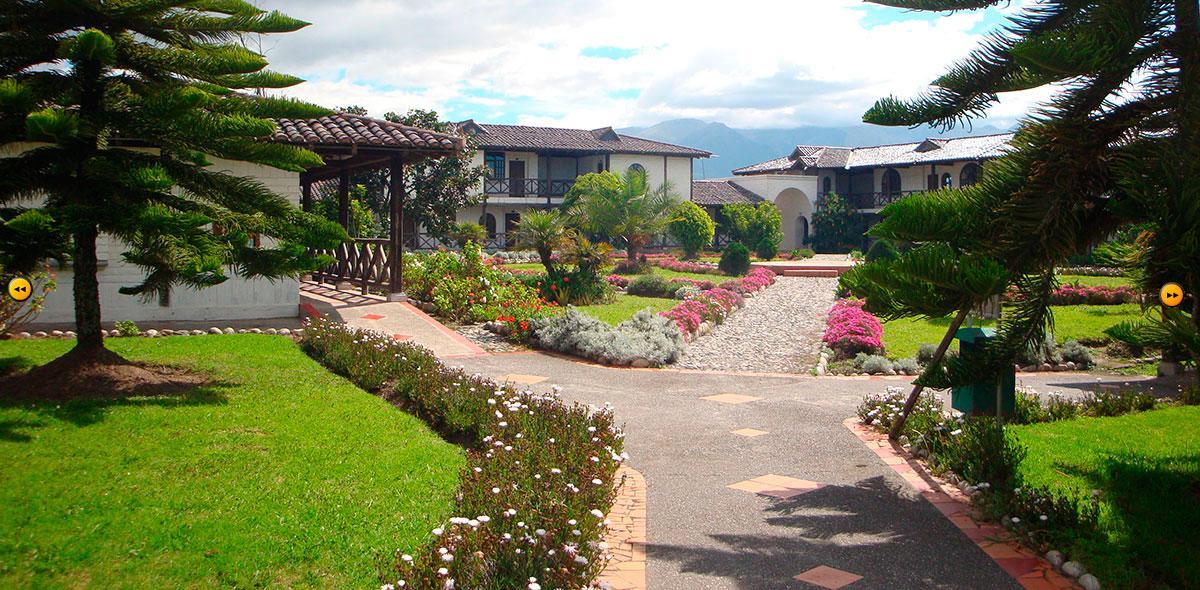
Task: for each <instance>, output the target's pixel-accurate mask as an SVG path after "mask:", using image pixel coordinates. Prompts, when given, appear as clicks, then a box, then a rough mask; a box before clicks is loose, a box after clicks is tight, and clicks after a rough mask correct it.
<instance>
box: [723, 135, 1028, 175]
mask: <svg viewBox="0 0 1200 590" xmlns="http://www.w3.org/2000/svg"><path fill="white" fill-rule="evenodd" d="M1012 137H1013V134H1011V133H999V134H995V135H976V136H973V137H956V138H949V139H946V138H940V137H937V138H930V139H926V140H924V141H917V142H911V143H898V144H893V145H877V146H870V147H858V148H845V147H833V146H810V145H798V146H796V149H794V150H792V153H791V154H788V155H787V156H784V157H782V158H775V159H774V160H768V161H766V162H761V163H758V164H751V165H750V166H744V167H742V168H738V169H737V170H734V171H733V173H734V174H737V175H748V174H766V173H771V172H782V171H787V170H792V169H795V168H801V169H803V168H871V167H877V166H911V165H915V164H933V163H938V162H956V161H960V160H987V159H991V158H998V157H1000V156H1002V155H1004V152H1005V151H1006V150H1007V149H1008V144H1009V142H1010V141H1012Z"/></svg>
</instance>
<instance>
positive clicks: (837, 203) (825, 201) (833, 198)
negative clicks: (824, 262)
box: [813, 193, 866, 252]
mask: <svg viewBox="0 0 1200 590" xmlns="http://www.w3.org/2000/svg"><path fill="white" fill-rule="evenodd" d="M865 229H866V228H865V227H864V224H863V219H862V216H861V215H859V213H858V211H856V210H855V209H854V208H852V207H851V206H850V203H849V202H847V201H846V199H845V198H843V197H841V196H840V195H838V194H836V193H831V194H828V195H825V196H823V197H821V199H820V201H818V202H817V209H816V211H814V212H813V232H814V233H813V245H814V246H815V248H816V250H817V251H818V252H849V251H850V250H851V249H852V248H854V247H855V245H856V244H858V243H860V242H861V241H862V236H863V231H864V230H865Z"/></svg>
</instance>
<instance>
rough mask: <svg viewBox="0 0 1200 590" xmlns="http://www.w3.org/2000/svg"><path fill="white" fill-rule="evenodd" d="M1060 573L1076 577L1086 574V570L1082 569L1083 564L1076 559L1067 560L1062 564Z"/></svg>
mask: <svg viewBox="0 0 1200 590" xmlns="http://www.w3.org/2000/svg"><path fill="white" fill-rule="evenodd" d="M1062 573H1064V574H1066V575H1068V576H1071V577H1072V578H1078V577H1079V576H1082V575H1083V574H1086V573H1087V570H1086V569H1083V564H1081V563H1079V562H1078V561H1068V562H1066V563H1064V564H1062Z"/></svg>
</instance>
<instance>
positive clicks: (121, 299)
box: [0, 144, 300, 325]
mask: <svg viewBox="0 0 1200 590" xmlns="http://www.w3.org/2000/svg"><path fill="white" fill-rule="evenodd" d="M29 147H30V145H29V144H24V145H22V144H9V145H6V146H0V157H11V156H13V155H16V154H19V153H20V152H22V151H24V150H25V149H28V148H29ZM213 169H215V170H220V171H224V172H228V173H231V174H236V175H238V176H249V177H253V178H255V179H257V180H258V181H260V182H262V183H264V184H265V185H266V186H267V187H268V188H270V189H271V190H273V191H275V192H276V193H279V194H281V195H284V196H286V197H287V198H288V200H289V201H291V202H292V203H293V204H296V205H299V203H300V178H299V175H298V174H296V173H295V172H285V171H283V170H278V169H275V168H270V167H267V166H259V165H256V164H248V163H245V162H232V161H228V160H220V159H216V160H214V163H213ZM125 249H126V248H125V246H124V245H123V244H122V243H121V242H120V241H118V240H116V239H114V238H112V237H111V236H107V235H101V236H100V239H99V240H98V241H97V257H98V258H99V260H100V264H101V268H100V271H99V273H98V276H97V278H98V279H99V282H100V308H101V316H102V318H103V319H104V322H105V324H106V325H107V324H110V323H111V322H114V321H117V320H133V321H135V322H143V321H169V320H180V321H214V322H216V321H220V320H252V319H268V318H282V317H295V316H296V315H297V314H298V313H299V304H300V286H299V281H297V280H296V279H280V280H276V281H274V282H272V281H267V280H264V279H255V280H247V279H242V278H239V277H236V276H230V278H229V280H227V281H225V282H224V283H222V284H220V285H217V286H215V287H210V288H207V289H202V290H199V291H196V290H192V289H187V288H184V287H176V288H175V289H174V290H173V291H172V293H171V298H170V304H169V305H168V306H161V305H159V303H158V301H157V300H155V301H151V302H149V303H143V302H142V301H141V299H139V298H138V297H131V296H129V295H122V294H120V293H119V292H118V291H117V290H118V289H119V288H121V287H123V286H129V285H135V284H137V283H140V282H141V279H142V277H144V276H145V274H144V272H143V271H142V270H140V269H139V268H138V267H136V266H133V265H131V264H127V263H126V262H124V261H123V260H122V258H121V253H122V252H124V251H125ZM56 281H57V284H58V288H57V289H56V290H55V291H54V292H53V293H51V294H50V295H48V296H47V297H46V306H45V309H44V310H43V311H42V313H41V314H40V315H39V316H38V318H37V321H38V323H71V322H74V321H75V312H74V300H73V289H72V286H71V284H72V273H71V270H70V269H69V268H67V269H60V270H58V271H57V273H56Z"/></svg>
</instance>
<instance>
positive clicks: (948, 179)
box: [942, 172, 954, 189]
mask: <svg viewBox="0 0 1200 590" xmlns="http://www.w3.org/2000/svg"><path fill="white" fill-rule="evenodd" d="M942 188H944V189H946V188H954V177H953V176H950V173H949V172H947V173H945V174H943V175H942Z"/></svg>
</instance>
